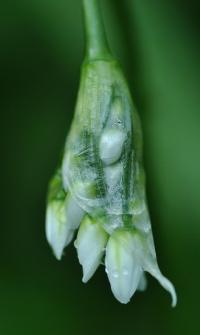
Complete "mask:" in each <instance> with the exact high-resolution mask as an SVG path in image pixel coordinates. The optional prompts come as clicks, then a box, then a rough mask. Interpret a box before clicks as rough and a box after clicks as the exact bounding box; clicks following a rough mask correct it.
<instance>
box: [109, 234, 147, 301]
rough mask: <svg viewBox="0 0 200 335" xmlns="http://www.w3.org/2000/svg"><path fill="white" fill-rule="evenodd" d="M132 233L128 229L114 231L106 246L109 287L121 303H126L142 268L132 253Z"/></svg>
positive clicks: (136, 285) (135, 285) (134, 289)
mask: <svg viewBox="0 0 200 335" xmlns="http://www.w3.org/2000/svg"><path fill="white" fill-rule="evenodd" d="M133 238H134V237H133V235H132V233H130V232H128V231H121V230H119V231H116V232H114V233H113V234H112V236H111V237H110V239H109V241H108V244H107V247H106V258H105V264H106V272H107V275H108V278H109V281H110V284H111V289H112V292H113V294H114V296H115V297H116V299H118V300H119V301H120V302H121V303H124V304H126V303H128V302H129V300H130V298H131V297H132V295H133V294H134V293H135V291H136V289H137V287H138V283H139V280H140V278H141V273H142V269H141V266H140V264H139V263H138V261H137V258H135V257H134V254H133Z"/></svg>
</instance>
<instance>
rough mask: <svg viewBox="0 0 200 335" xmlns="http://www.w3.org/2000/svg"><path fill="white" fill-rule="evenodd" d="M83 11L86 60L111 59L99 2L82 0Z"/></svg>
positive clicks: (96, 0) (97, 0)
mask: <svg viewBox="0 0 200 335" xmlns="http://www.w3.org/2000/svg"><path fill="white" fill-rule="evenodd" d="M83 10H84V20H85V31H86V59H88V60H97V59H111V53H110V50H109V46H108V42H107V38H106V34H105V29H104V24H103V19H102V16H101V12H100V6H99V0H83Z"/></svg>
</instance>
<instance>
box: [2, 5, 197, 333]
mask: <svg viewBox="0 0 200 335" xmlns="http://www.w3.org/2000/svg"><path fill="white" fill-rule="evenodd" d="M101 3H102V10H103V15H104V20H105V23H106V30H107V32H108V35H109V41H110V44H111V47H112V50H113V52H114V54H115V55H116V56H117V57H118V59H119V60H120V62H121V63H122V66H123V68H124V71H125V74H126V76H127V78H128V80H129V83H130V88H131V91H132V94H133V97H134V101H135V104H136V106H137V108H138V110H139V114H140V116H141V119H142V125H143V132H144V144H145V145H144V149H145V150H144V161H145V168H146V173H147V193H148V201H149V207H150V212H151V217H152V226H153V231H154V237H155V243H156V249H157V255H158V261H159V265H160V267H161V269H162V271H163V273H164V274H166V275H167V276H168V277H169V278H170V279H171V280H172V282H173V283H174V285H175V286H176V289H177V294H178V305H177V307H176V308H175V309H172V308H171V307H170V297H169V295H168V294H167V292H165V291H164V290H163V289H162V288H161V287H160V285H159V284H158V283H157V282H156V281H155V280H154V279H153V278H151V277H150V276H149V277H148V279H149V285H148V290H147V291H146V292H145V293H136V295H135V296H134V298H133V299H132V300H131V303H129V304H128V305H121V304H120V303H118V302H117V301H116V300H115V299H114V298H113V296H112V294H111V291H110V288H109V284H108V280H107V278H106V275H105V272H104V269H103V267H100V268H99V270H98V271H97V273H96V274H95V276H94V277H93V278H92V279H91V281H90V282H89V283H88V284H87V285H85V284H82V282H81V268H80V266H79V264H78V260H77V256H76V253H75V248H74V247H73V245H71V246H70V247H68V248H67V249H66V253H65V257H64V258H63V260H62V261H61V262H58V261H56V260H55V259H54V257H53V255H52V252H51V250H50V248H49V246H48V245H47V242H46V240H45V234H44V221H45V198H46V190H47V183H48V181H49V178H50V177H51V175H52V174H53V172H54V170H55V167H56V164H57V161H58V159H59V155H60V151H61V148H62V147H63V143H64V140H65V137H66V134H67V131H68V129H69V126H70V122H71V120H72V117H73V111H74V105H75V101H76V94H77V90H78V83H79V70H80V64H81V62H82V59H83V55H84V36H83V24H82V11H81V1H80V0H74V1H67V0H57V1H55V0H48V1H45V0H29V1H25V0H18V1H14V0H13V1H12V0H11V1H10V0H7V1H5V2H4V3H2V4H1V12H0V16H1V20H0V45H1V51H0V76H1V91H0V92H1V93H0V94H1V99H0V101H1V135H2V140H1V144H2V146H3V148H2V150H1V204H2V209H1V233H0V255H1V256H0V259H1V261H0V334H1V335H11V334H12V335H13V334H14V335H18V334H20V335H32V334H34V335H35V334H43V335H47V334H48V335H52V334H67V335H72V334H73V335H79V334H88V335H90V334H91V335H93V334H115V335H118V334H127V335H129V334H141V335H143V334H148V335H149V334H155V335H157V334H163V335H165V334H166V335H168V334H172V335H175V334H181V335H186V334H198V331H199V332H200V326H199V299H200V290H199V284H200V267H199V264H200V246H199V244H200V201H199V200H200V154H199V153H200V111H199V106H200V46H199V33H200V23H199V8H198V7H199V6H198V3H197V2H195V1H193V0H192V1H178V0H173V1H172V0H168V1H162V0H160V1H156V0H151V1H149V0H123V1H122V0H119V1H117V0H112V1H111V0H104V1H103V0H102V1H101Z"/></svg>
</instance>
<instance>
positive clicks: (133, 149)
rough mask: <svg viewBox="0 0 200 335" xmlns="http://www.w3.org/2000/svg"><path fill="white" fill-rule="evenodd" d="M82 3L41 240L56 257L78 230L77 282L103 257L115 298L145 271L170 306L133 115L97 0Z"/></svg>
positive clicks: (138, 284)
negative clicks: (78, 48)
mask: <svg viewBox="0 0 200 335" xmlns="http://www.w3.org/2000/svg"><path fill="white" fill-rule="evenodd" d="M83 2H84V9H85V16H86V27H87V36H88V41H89V42H88V47H87V57H86V60H85V62H84V64H83V66H82V73H81V82H80V88H79V93H78V99H77V104H76V110H75V115H74V120H73V122H72V125H71V129H70V132H69V134H68V136H67V140H66V145H65V150H64V155H63V162H62V166H61V168H60V169H59V170H58V171H57V173H56V175H55V177H54V178H53V179H52V181H51V183H50V188H49V197H48V205H47V216H46V235H47V240H48V242H49V244H50V245H51V247H52V249H53V251H54V254H55V256H56V257H57V258H58V259H60V258H61V256H62V254H63V250H64V248H65V246H66V245H67V244H69V243H70V242H71V240H72V239H73V237H74V234H75V231H76V230H77V229H78V234H77V238H76V241H75V247H76V248H77V253H78V259H79V262H80V264H81V265H82V267H83V282H87V281H88V280H89V279H90V278H91V277H92V276H93V274H94V273H95V271H96V269H97V268H98V266H99V265H100V264H101V263H102V262H103V261H104V257H105V270H106V273H107V276H108V279H109V282H110V285H111V289H112V292H113V294H114V296H115V297H116V298H117V299H118V300H119V301H120V302H121V303H127V302H129V300H130V298H131V297H132V295H133V294H134V293H135V291H136V290H144V289H145V288H146V278H145V274H144V272H145V271H146V272H149V273H150V274H151V275H152V276H154V277H155V278H156V279H157V280H158V281H159V282H160V284H161V285H162V286H163V287H164V288H165V289H166V290H168V291H169V292H170V293H171V296H172V305H173V306H175V304H176V293H175V290H174V287H173V285H172V284H171V283H170V281H169V280H168V279H167V278H165V277H164V276H163V275H162V274H161V272H160V270H159V267H158V264H157V260H156V253H155V248H154V242H153V236H152V230H151V224H150V219H149V214H148V208H147V203H146V196H145V177H144V170H143V165H142V133H141V127H140V121H139V117H138V114H137V112H136V109H135V107H134V105H133V102H132V98H131V95H130V92H129V89H128V86H127V82H126V79H125V78H124V75H123V73H122V71H121V68H120V66H119V64H118V62H117V61H116V60H115V59H113V57H112V56H111V55H110V53H109V51H108V48H107V44H106V40H105V35H104V32H103V30H102V23H101V19H100V16H99V12H98V11H97V9H98V6H97V1H96V0H92V1H89V0H84V1H83ZM94 19H95V20H96V21H95V25H94ZM93 28H94V29H93ZM95 34H96V35H95ZM94 37H95V38H96V39H94ZM97 41H99V44H98V43H97ZM79 226H80V227H79Z"/></svg>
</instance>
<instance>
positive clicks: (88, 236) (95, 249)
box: [75, 217, 108, 283]
mask: <svg viewBox="0 0 200 335" xmlns="http://www.w3.org/2000/svg"><path fill="white" fill-rule="evenodd" d="M107 239H108V235H107V233H106V232H105V231H104V230H103V228H101V226H100V225H99V224H98V223H95V222H93V221H91V219H90V218H89V217H85V218H84V220H83V221H82V223H81V226H80V229H79V231H78V236H77V240H76V242H75V246H76V248H77V252H78V259H79V262H80V264H81V265H82V267H83V279H82V280H83V282H84V283H86V282H87V281H88V280H89V279H90V278H91V277H92V276H93V274H94V272H95V271H96V269H97V267H98V266H99V264H100V262H101V259H102V256H103V253H104V248H105V245H106V243H107Z"/></svg>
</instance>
